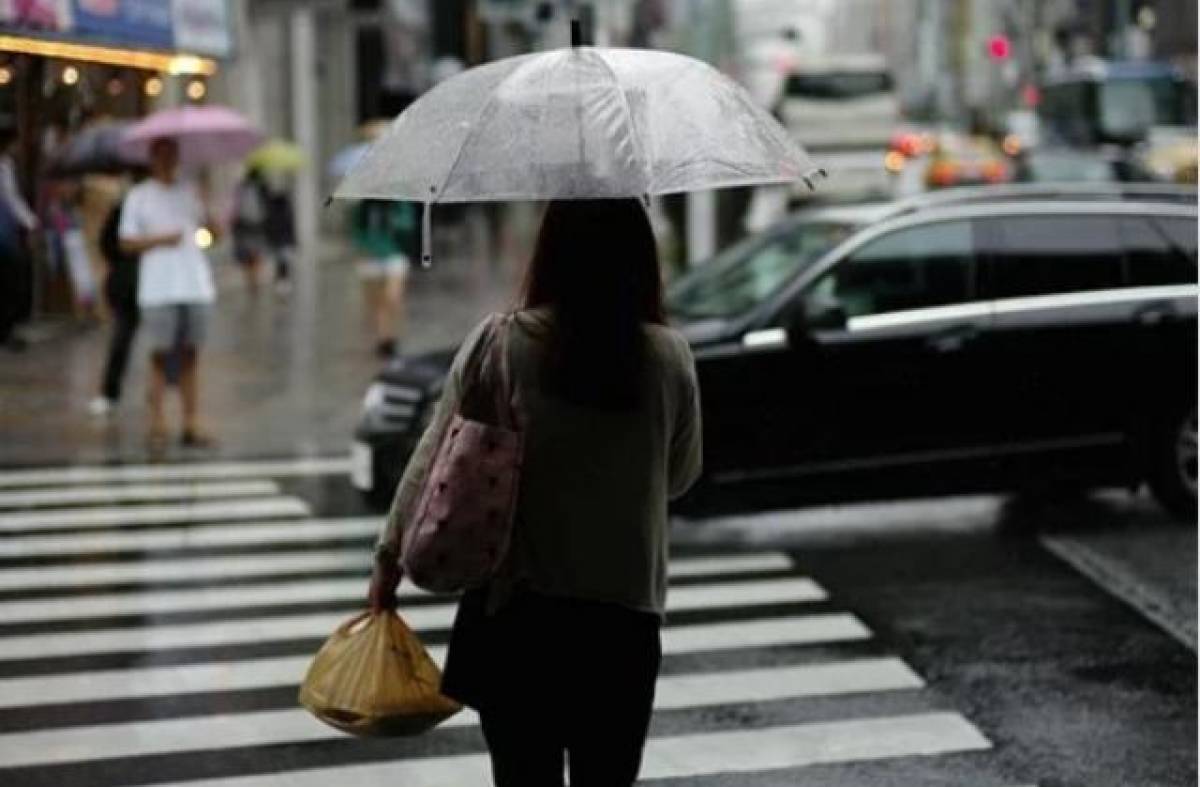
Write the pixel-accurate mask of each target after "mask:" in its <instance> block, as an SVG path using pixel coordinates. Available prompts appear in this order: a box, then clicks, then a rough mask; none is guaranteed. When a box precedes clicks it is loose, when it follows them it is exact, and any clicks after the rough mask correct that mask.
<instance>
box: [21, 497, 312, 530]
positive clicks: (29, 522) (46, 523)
mask: <svg viewBox="0 0 1200 787" xmlns="http://www.w3.org/2000/svg"><path fill="white" fill-rule="evenodd" d="M310 513H311V510H310V509H309V507H308V503H306V502H304V501H303V500H301V499H300V498H298V497H278V496H277V497H261V498H257V497H256V498H250V499H248V500H227V501H220V502H204V503H173V504H167V505H152V506H128V507H127V506H114V507H111V508H57V509H53V510H50V511H22V512H18V513H9V514H0V533H3V532H5V531H9V530H53V529H55V528H63V527H79V528H87V527H122V526H128V525H149V524H155V525H177V524H178V525H185V524H188V523H190V522H213V521H226V520H236V519H247V518H250V517H259V516H261V517H271V516H281V517H282V516H308V515H309V514H310Z"/></svg>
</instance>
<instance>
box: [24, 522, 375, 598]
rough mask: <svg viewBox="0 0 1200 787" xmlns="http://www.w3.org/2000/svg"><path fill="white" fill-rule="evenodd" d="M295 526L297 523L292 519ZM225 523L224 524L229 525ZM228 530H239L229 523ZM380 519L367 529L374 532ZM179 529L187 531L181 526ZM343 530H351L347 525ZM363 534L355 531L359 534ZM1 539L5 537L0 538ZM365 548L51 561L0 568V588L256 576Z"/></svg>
mask: <svg viewBox="0 0 1200 787" xmlns="http://www.w3.org/2000/svg"><path fill="white" fill-rule="evenodd" d="M296 524H297V525H299V524H300V523H296ZM227 527H228V526H227ZM229 529H231V530H233V529H237V530H240V529H241V528H240V527H237V526H232V527H229ZM377 530H378V523H376V524H375V525H374V526H372V527H371V528H370V529H369V530H367V531H366V534H371V533H375V532H377ZM178 532H179V533H181V534H183V533H186V532H188V531H185V530H180V531H178ZM347 532H348V533H349V532H353V530H352V528H347ZM363 534H364V533H358V535H363ZM0 543H3V542H0ZM370 559H371V554H370V552H369V551H367V550H364V549H351V550H336V551H325V550H321V551H318V552H295V553H279V554H274V555H237V556H230V557H197V558H188V557H180V558H171V559H170V560H155V561H153V562H149V563H108V564H106V563H100V564H87V563H84V564H81V565H79V566H50V567H36V568H13V569H8V570H0V589H4V590H20V589H24V588H40V587H61V588H67V587H81V586H85V585H104V584H110V583H114V582H158V581H163V580H170V579H178V580H203V579H222V578H229V579H232V578H234V577H241V578H246V577H258V576H263V575H265V574H274V573H276V572H278V571H321V570H327V569H340V568H354V567H357V566H362V565H364V564H365V563H364V561H366V562H369V561H370Z"/></svg>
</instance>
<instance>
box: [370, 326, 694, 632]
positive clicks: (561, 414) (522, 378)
mask: <svg viewBox="0 0 1200 787" xmlns="http://www.w3.org/2000/svg"><path fill="white" fill-rule="evenodd" d="M491 319H492V318H491V317H489V318H488V319H487V320H484V321H483V322H482V323H480V324H479V325H478V326H477V327H476V328H475V329H474V330H473V331H472V332H471V334H470V335H469V336H468V338H467V340H466V341H465V342H464V343H463V346H462V348H461V349H460V350H459V352H458V354H457V356H456V357H455V359H454V363H453V366H452V368H451V371H450V375H449V377H448V379H447V381H446V384H445V387H444V389H443V391H442V397H441V400H440V401H439V402H438V403H437V406H436V409H435V411H434V415H433V418H432V420H431V421H430V424H429V426H428V427H427V428H426V430H425V433H424V434H423V435H422V436H421V439H420V442H419V443H418V444H417V447H416V450H415V451H414V452H413V455H412V458H411V459H410V460H409V463H408V467H407V468H406V469H405V471H404V476H403V478H402V479H401V481H400V485H399V486H398V488H397V490H396V495H395V498H394V500H393V502H392V508H391V512H390V513H389V515H388V519H387V523H386V525H385V527H384V529H383V532H382V533H381V534H380V538H379V541H380V543H381V544H387V545H389V546H391V547H393V548H398V545H399V544H400V536H401V533H402V532H403V529H404V527H405V525H406V524H407V522H406V521H405V520H406V519H407V518H408V517H409V516H410V514H411V512H412V509H413V508H414V506H415V504H416V499H417V497H418V496H419V495H420V490H421V486H422V484H423V482H424V480H425V477H426V475H427V473H428V470H429V467H430V465H431V464H432V462H433V458H434V455H435V454H436V452H437V448H438V446H439V445H440V444H441V441H442V433H443V432H444V430H445V429H446V426H447V424H449V422H450V420H451V417H452V416H453V415H454V412H455V409H456V407H457V403H458V398H459V392H460V391H461V389H462V383H463V371H464V366H465V364H466V361H467V358H468V357H470V353H471V350H472V349H473V348H474V347H475V346H476V344H477V343H478V342H479V341H480V339H481V338H482V336H483V334H484V333H485V329H486V327H487V325H488V323H489V322H490V321H491ZM552 319H553V317H552V315H551V314H550V313H549V312H548V311H546V310H544V309H534V310H528V311H523V312H518V313H517V315H516V319H515V320H514V321H513V322H512V323H511V324H510V329H509V330H510V331H511V333H510V334H509V361H510V365H511V370H512V379H513V383H514V385H515V386H516V387H517V390H518V397H519V402H520V410H521V413H522V415H523V417H524V419H525V454H524V461H523V465H522V471H521V479H520V492H519V496H518V502H517V513H516V519H515V523H514V526H513V544H512V547H511V549H510V564H509V565H508V566H507V567H506V571H505V573H506V574H509V575H510V578H511V580H512V581H513V582H515V584H518V585H520V586H522V587H527V588H529V589H530V590H533V591H536V592H540V593H546V594H550V595H555V596H565V597H569V598H579V599H586V600H593V601H608V602H615V603H617V604H622V605H625V606H627V607H630V608H633V609H637V610H642V611H647V612H654V613H657V614H660V615H661V614H662V613H663V610H664V608H665V604H666V593H667V547H668V533H667V500H668V499H672V498H675V497H678V496H679V495H682V494H683V493H684V492H685V491H687V489H688V487H690V486H691V485H692V483H693V482H695V480H696V478H697V476H699V474H700V463H701V452H700V398H699V391H698V389H697V386H696V372H695V363H694V361H693V359H692V354H691V350H690V349H689V347H688V344H687V342H686V341H685V340H684V339H683V337H682V336H680V335H679V334H678V333H676V332H675V331H673V330H671V329H669V328H665V327H662V326H657V325H647V327H646V335H647V337H648V340H649V342H648V350H649V357H650V360H651V363H650V364H649V369H650V373H649V374H648V375H647V379H646V386H647V388H646V395H645V396H643V397H642V404H641V406H640V408H639V409H637V410H633V411H627V412H609V411H604V410H599V409H595V408H589V407H583V406H578V405H573V404H571V403H568V402H565V401H563V400H561V399H558V398H556V397H552V396H549V395H545V394H543V393H542V392H541V391H540V390H539V389H538V385H537V374H538V367H539V362H540V358H541V354H542V352H543V348H544V336H545V335H546V329H547V328H548V326H549V325H550V321H551V320H552Z"/></svg>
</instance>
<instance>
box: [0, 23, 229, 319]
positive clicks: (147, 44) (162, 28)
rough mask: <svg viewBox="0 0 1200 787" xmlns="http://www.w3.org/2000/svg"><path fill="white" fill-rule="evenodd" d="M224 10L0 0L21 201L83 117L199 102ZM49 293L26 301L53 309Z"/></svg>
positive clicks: (1, 99) (219, 42) (6, 113)
mask: <svg viewBox="0 0 1200 787" xmlns="http://www.w3.org/2000/svg"><path fill="white" fill-rule="evenodd" d="M230 17H231V8H230V2H229V0H0V128H2V129H4V130H9V131H13V132H15V133H16V135H17V137H18V140H19V143H18V144H19V147H18V154H17V157H16V158H17V164H18V167H17V171H18V175H19V181H20V185H21V190H22V192H23V193H24V194H25V195H26V197H27V200H28V201H29V202H30V203H31V204H33V205H37V206H39V208H40V205H41V204H42V203H43V202H44V200H45V199H46V191H47V182H46V178H45V177H44V173H45V165H46V162H47V161H49V160H51V159H52V157H53V156H54V154H55V152H56V151H57V150H58V148H59V146H60V145H62V144H63V142H64V140H66V139H67V138H68V137H69V136H70V135H71V134H74V133H75V132H77V131H78V130H79V129H81V128H83V127H84V126H86V125H87V124H89V123H92V122H96V121H98V120H103V119H107V118H113V119H131V118H138V117H141V116H143V115H145V114H146V113H147V112H149V111H151V110H153V109H155V108H159V107H162V106H171V105H177V104H181V103H184V102H188V101H191V102H201V101H204V100H205V99H206V97H207V96H208V93H209V81H210V80H211V79H212V77H213V76H214V75H215V74H216V73H217V72H218V69H219V68H220V67H221V65H222V63H223V61H226V60H228V59H229V58H231V57H232V56H233V54H234V44H235V42H234V36H233V32H232V27H231V25H230ZM50 185H51V186H53V185H54V184H50ZM44 246H45V245H44V244H43V245H41V246H39V244H38V243H36V242H35V243H34V244H33V247H34V248H35V249H38V252H39V253H38V257H39V258H40V257H43V256H45V248H44ZM38 263H39V264H37V265H35V271H36V270H39V269H40V270H42V272H46V271H51V272H53V269H54V264H53V261H51V262H50V263H49V264H47V263H46V261H45V260H39V261H38ZM52 278H53V277H52V276H43V277H42V278H41V283H42V284H43V285H48V284H49V283H50V281H51V279H52ZM50 290H53V288H52V287H47V286H41V287H37V286H35V287H34V288H33V292H32V293H31V298H32V300H33V301H34V302H35V303H37V302H40V301H45V300H49V301H50V303H48V304H43V305H49V306H51V307H53V306H54V305H55V304H54V303H53V301H54V300H55V298H54V294H53V292H49V291H50Z"/></svg>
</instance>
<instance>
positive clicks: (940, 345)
mask: <svg viewBox="0 0 1200 787" xmlns="http://www.w3.org/2000/svg"><path fill="white" fill-rule="evenodd" d="M978 336H979V328H978V327H977V326H975V325H955V326H952V327H950V328H943V329H942V330H940V331H936V332H934V333H932V334H930V335H929V336H928V337H927V338H926V339H925V344H926V346H928V347H929V349H931V350H933V351H935V352H939V353H952V352H958V351H959V350H961V349H962V348H963V347H965V346H966V345H967V344H968V343H969V342H971V341H972V340H974V339H975V338H977V337H978Z"/></svg>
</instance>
